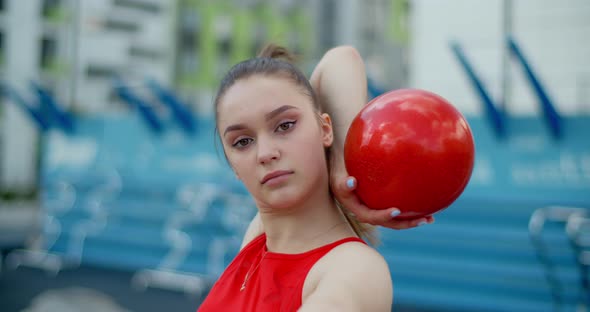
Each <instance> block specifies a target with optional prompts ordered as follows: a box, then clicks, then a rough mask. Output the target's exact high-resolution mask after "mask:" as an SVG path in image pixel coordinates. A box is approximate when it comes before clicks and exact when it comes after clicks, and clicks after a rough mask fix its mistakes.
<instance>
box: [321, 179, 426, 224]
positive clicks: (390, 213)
mask: <svg viewBox="0 0 590 312" xmlns="http://www.w3.org/2000/svg"><path fill="white" fill-rule="evenodd" d="M335 186H336V187H335V189H334V190H333V191H334V195H336V198H337V199H338V201H339V202H340V204H342V205H343V206H344V207H345V208H346V209H348V211H350V212H351V213H352V214H354V215H355V216H356V218H357V219H358V220H359V221H360V222H363V223H369V224H373V225H380V226H383V227H387V228H391V229H397V230H401V229H409V228H414V227H418V226H422V225H426V224H431V223H433V222H434V217H433V216H425V217H421V218H416V219H408V220H396V219H395V218H396V217H397V216H399V215H400V214H401V211H400V210H399V209H398V208H394V207H392V208H388V209H381V210H378V209H370V208H369V207H367V206H365V205H364V204H363V203H362V202H361V201H360V199H359V197H358V196H357V195H356V193H355V192H354V190H355V189H356V187H357V181H356V179H355V178H354V177H347V178H346V179H342V180H341V181H340V182H337V183H335Z"/></svg>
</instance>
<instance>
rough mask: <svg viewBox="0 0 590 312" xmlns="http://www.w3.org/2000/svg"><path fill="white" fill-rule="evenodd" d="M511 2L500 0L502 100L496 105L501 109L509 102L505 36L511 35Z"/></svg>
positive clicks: (508, 57) (508, 61) (503, 109)
mask: <svg viewBox="0 0 590 312" xmlns="http://www.w3.org/2000/svg"><path fill="white" fill-rule="evenodd" d="M512 12H513V2H512V0H503V1H502V38H501V44H500V46H501V47H502V100H501V101H500V103H499V106H500V107H498V108H499V109H500V110H501V111H505V110H506V108H507V106H508V104H509V102H510V95H511V93H510V91H511V90H512V89H511V77H510V52H509V51H508V48H507V47H506V38H508V37H509V36H511V35H512V30H513V29H512V25H513V24H512V22H513V14H512Z"/></svg>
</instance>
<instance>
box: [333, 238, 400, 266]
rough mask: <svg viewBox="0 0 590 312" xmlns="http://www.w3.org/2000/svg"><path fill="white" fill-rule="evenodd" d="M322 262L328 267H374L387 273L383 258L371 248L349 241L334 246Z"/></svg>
mask: <svg viewBox="0 0 590 312" xmlns="http://www.w3.org/2000/svg"><path fill="white" fill-rule="evenodd" d="M322 260H323V262H325V263H327V264H328V266H329V267H334V266H347V265H352V264H356V265H359V264H363V265H374V269H376V270H380V271H381V270H384V271H387V273H389V266H388V265H387V262H386V261H385V258H383V256H382V255H381V254H380V253H379V252H378V251H377V250H375V249H374V248H373V247H371V246H369V245H367V244H365V243H363V242H359V241H349V242H346V243H344V244H340V245H338V246H336V247H335V248H334V249H332V250H331V251H330V252H329V253H327V254H326V255H325V256H324V257H323V259H322Z"/></svg>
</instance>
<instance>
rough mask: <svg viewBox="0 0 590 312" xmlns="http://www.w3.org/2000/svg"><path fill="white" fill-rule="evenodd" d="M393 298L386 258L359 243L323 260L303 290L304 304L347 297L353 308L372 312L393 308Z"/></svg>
mask: <svg viewBox="0 0 590 312" xmlns="http://www.w3.org/2000/svg"><path fill="white" fill-rule="evenodd" d="M320 285H322V286H320ZM392 296H393V283H392V281H391V273H390V271H389V266H388V264H387V262H386V261H385V258H383V256H382V255H381V254H380V253H379V252H377V250H375V249H374V248H373V247H371V246H368V245H366V244H364V243H362V242H358V241H351V242H347V243H344V244H341V245H338V246H337V247H335V248H334V249H332V250H331V251H330V252H329V253H327V254H326V255H325V256H324V257H322V259H320V260H319V261H318V262H317V263H316V265H315V266H314V267H313V268H312V270H311V271H310V274H309V275H308V277H307V279H306V285H305V286H304V290H303V301H304V302H321V301H322V300H324V299H325V300H330V299H329V298H346V300H345V301H346V302H347V304H349V305H350V306H356V307H358V308H359V309H360V310H371V311H372V310H378V311H380V310H382V309H383V308H384V307H385V309H391V303H392V300H393V298H392ZM377 298H378V299H377ZM343 304H344V302H343Z"/></svg>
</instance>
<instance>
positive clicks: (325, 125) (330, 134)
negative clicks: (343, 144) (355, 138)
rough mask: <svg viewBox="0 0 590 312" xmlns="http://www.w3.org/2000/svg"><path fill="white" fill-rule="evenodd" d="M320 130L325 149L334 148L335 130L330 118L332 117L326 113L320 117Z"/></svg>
mask: <svg viewBox="0 0 590 312" xmlns="http://www.w3.org/2000/svg"><path fill="white" fill-rule="evenodd" d="M320 128H321V130H322V143H323V144H324V147H330V146H332V143H333V142H334V129H332V118H330V115H328V114H326V113H323V114H321V115H320Z"/></svg>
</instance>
